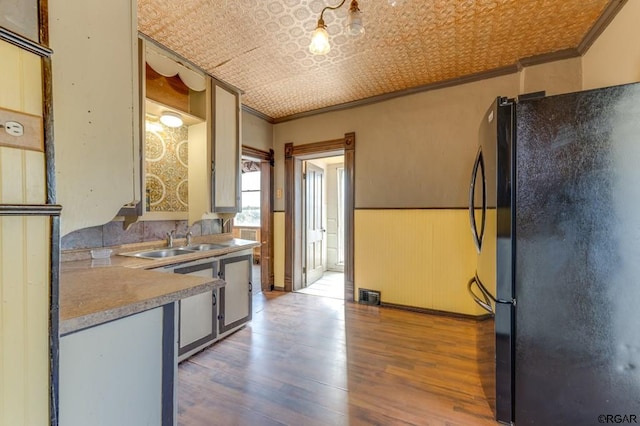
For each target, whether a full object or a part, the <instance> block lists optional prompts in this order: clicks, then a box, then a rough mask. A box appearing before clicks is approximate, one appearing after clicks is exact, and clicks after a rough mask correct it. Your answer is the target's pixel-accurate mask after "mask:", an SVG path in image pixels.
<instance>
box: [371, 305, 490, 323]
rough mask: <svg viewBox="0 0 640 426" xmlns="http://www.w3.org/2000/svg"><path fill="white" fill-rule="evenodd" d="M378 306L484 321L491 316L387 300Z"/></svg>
mask: <svg viewBox="0 0 640 426" xmlns="http://www.w3.org/2000/svg"><path fill="white" fill-rule="evenodd" d="M380 306H382V307H384V308H392V309H400V310H403V311H411V312H418V313H421V314H429V315H439V316H443V317H450V318H460V319H470V320H474V321H485V320H488V319H490V318H493V315H491V314H483V315H469V314H461V313H458V312H449V311H439V310H437V309H428V308H418V307H415V306H407V305H397V304H395V303H387V302H380Z"/></svg>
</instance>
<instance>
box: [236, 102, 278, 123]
mask: <svg viewBox="0 0 640 426" xmlns="http://www.w3.org/2000/svg"><path fill="white" fill-rule="evenodd" d="M242 110H243V111H244V112H246V113H249V114H251V115H255V116H256V117H258V118H261V119H263V120H264V121H267V122H269V123H271V124H274V119H273V117H269V116H268V115H267V114H265V113H262V112H260V111H258V110H257V109H253V108H251V107H250V106H249V105H245V104H242Z"/></svg>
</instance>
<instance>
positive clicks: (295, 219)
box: [284, 132, 356, 302]
mask: <svg viewBox="0 0 640 426" xmlns="http://www.w3.org/2000/svg"><path fill="white" fill-rule="evenodd" d="M355 148H356V134H355V133H354V132H350V133H345V135H344V138H342V139H334V140H329V141H323V142H316V143H310V144H304V145H294V144H293V143H292V142H289V143H287V144H285V146H284V154H285V155H284V157H285V160H284V161H285V167H284V168H285V184H284V187H285V211H284V212H285V219H284V222H285V224H284V240H285V247H284V251H285V253H284V290H285V291H292V290H293V281H294V279H301V272H302V271H301V266H300V265H298V263H300V262H296V261H295V260H296V258H297V259H300V260H301V258H300V256H301V250H300V249H301V247H299V246H300V244H299V242H300V239H299V238H298V239H296V238H295V236H296V229H298V232H300V229H299V228H300V222H301V211H300V210H301V209H300V205H299V204H300V196H301V194H300V192H301V191H300V188H301V185H302V182H301V176H299V173H296V172H295V170H296V163H298V164H299V163H300V162H301V159H300V157H301V156H307V155H318V156H321V154H329V153H332V152H336V151H341V152H343V154H344V171H345V191H344V197H345V229H344V233H345V235H344V240H345V265H344V292H345V294H344V298H345V301H348V302H353V301H354V272H353V271H354V255H353V249H354V210H355V155H356V150H355ZM296 254H297V256H296Z"/></svg>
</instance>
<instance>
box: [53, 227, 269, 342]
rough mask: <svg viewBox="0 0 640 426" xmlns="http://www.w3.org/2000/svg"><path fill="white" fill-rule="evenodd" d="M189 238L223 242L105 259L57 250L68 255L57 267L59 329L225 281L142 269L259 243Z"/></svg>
mask: <svg viewBox="0 0 640 426" xmlns="http://www.w3.org/2000/svg"><path fill="white" fill-rule="evenodd" d="M195 242H197V243H206V242H215V243H219V242H226V243H227V244H229V245H228V246H227V247H225V248H223V249H216V250H207V251H199V252H194V253H193V254H186V255H181V256H175V257H171V258H164V259H144V258H137V257H129V256H122V255H118V254H114V255H112V256H111V258H109V259H97V260H91V259H90V258H88V259H87V258H86V257H89V254H88V253H89V250H75V251H73V252H63V253H62V258H63V260H64V259H65V258H66V259H68V260H67V261H63V262H62V263H61V268H60V269H61V270H60V324H59V331H60V334H61V335H64V334H68V333H72V332H74V331H79V330H82V329H84V328H88V327H92V326H95V325H98V324H102V323H105V322H108V321H112V320H115V319H118V318H122V317H125V316H128V315H133V314H136V313H139V312H142V311H145V310H148V309H152V308H155V307H158V306H162V305H165V304H167V303H171V302H174V301H176V300H180V299H184V298H185V297H189V296H193V295H195V294H198V293H202V292H205V291H208V290H211V289H214V288H217V287H221V286H224V285H225V283H224V281H222V280H220V279H217V278H216V279H214V278H208V277H198V276H193V275H181V274H171V273H163V272H157V271H149V270H147V269H152V268H156V267H160V266H165V265H170V264H175V263H183V262H190V261H193V260H197V259H204V258H207V257H215V256H222V255H224V254H229V253H233V252H237V251H241V250H246V249H251V248H253V247H256V246H259V245H260V243H258V242H256V241H248V240H240V239H233V238H232V237H230V236H227V237H226V238H225V237H224V236H215V238H207V239H205V238H200V239H198V240H196V241H195ZM161 247H162V243H161V242H158V243H155V244H154V243H143V244H136V245H125V246H120V247H117V248H114V252H116V253H123V252H126V253H129V252H134V251H140V250H149V249H150V248H161ZM85 252H86V253H85ZM72 259H78V260H72Z"/></svg>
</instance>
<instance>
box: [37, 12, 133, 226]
mask: <svg viewBox="0 0 640 426" xmlns="http://www.w3.org/2000/svg"><path fill="white" fill-rule="evenodd" d="M48 7H49V34H50V45H51V48H52V49H53V50H54V52H55V53H54V54H53V56H52V59H51V66H52V71H53V108H54V110H55V139H56V142H55V145H56V158H55V162H56V190H57V199H58V203H59V204H61V205H63V206H64V209H63V211H62V216H61V234H62V235H65V234H68V233H69V232H71V231H74V230H76V229H81V228H86V227H89V226H94V225H101V224H104V223H106V222H109V221H110V220H111V219H113V217H114V216H115V215H116V214H117V213H118V211H119V210H120V208H121V207H122V206H123V205H125V204H127V203H131V202H132V201H140V182H139V172H140V171H139V164H140V162H139V144H140V137H139V128H140V122H139V121H140V118H139V108H140V102H139V90H138V87H139V84H138V78H139V77H138V30H137V23H136V17H137V16H136V10H137V9H136V2H131V1H130V0H110V1H102V0H85V1H69V0H49V1H48Z"/></svg>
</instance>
